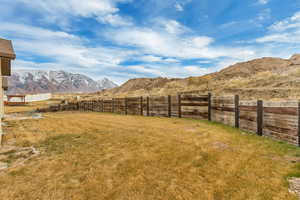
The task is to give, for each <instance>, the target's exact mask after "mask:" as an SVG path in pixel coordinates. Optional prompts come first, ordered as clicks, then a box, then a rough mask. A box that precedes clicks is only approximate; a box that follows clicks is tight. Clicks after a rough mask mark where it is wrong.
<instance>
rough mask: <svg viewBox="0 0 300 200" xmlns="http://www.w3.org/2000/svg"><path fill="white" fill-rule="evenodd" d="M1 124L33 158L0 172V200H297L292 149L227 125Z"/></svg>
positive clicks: (51, 119)
mask: <svg viewBox="0 0 300 200" xmlns="http://www.w3.org/2000/svg"><path fill="white" fill-rule="evenodd" d="M14 109H15V108H11V110H10V111H11V112H13V110H14ZM27 111H28V110H27ZM6 123H7V125H6V127H5V131H6V133H7V135H6V136H5V142H6V144H10V145H11V144H12V142H13V144H14V145H16V146H18V147H27V146H33V147H35V148H36V149H37V150H38V151H40V154H39V155H38V156H36V157H33V158H32V159H30V160H27V161H26V162H25V163H23V164H22V165H20V166H15V167H12V168H9V169H7V170H3V171H0V197H1V199H5V200H19V199H20V200H21V199H22V200H23V199H45V200H46V199H55V200H74V199H76V200H77V199H78V200H83V199H89V200H93V199H95V200H96V199H97V200H98V199H109V200H112V199H122V200H123V199H132V200H141V199H143V200H144V199H145V200H147V199H149V200H150V199H151V200H152V199H162V200H168V199H170V200H175V199H178V200H179V199H196V200H198V199H201V200H206V199H207V200H218V199H222V200H223V199H226V200H227V199H230V200H235V199H243V200H244V199H255V200H257V199H286V200H289V199H297V198H296V196H295V195H293V194H291V193H289V191H288V181H287V178H288V177H298V176H300V164H299V163H298V161H299V160H300V151H299V150H298V148H297V147H294V146H290V145H287V144H283V143H279V142H276V141H273V140H270V139H267V138H262V137H258V136H255V135H251V134H248V133H244V132H241V131H239V130H237V129H234V128H231V127H228V126H223V125H220V124H216V123H211V122H206V121H199V120H190V119H177V118H172V119H169V118H156V117H140V116H123V115H116V114H105V113H92V112H91V113H89V112H86V113H80V112H61V113H47V114H44V116H43V118H42V119H27V120H20V121H14V120H9V121H7V122H6ZM11 153H12V152H11ZM10 158H11V159H13V156H11V157H10ZM0 160H1V153H0ZM12 163H13V162H12Z"/></svg>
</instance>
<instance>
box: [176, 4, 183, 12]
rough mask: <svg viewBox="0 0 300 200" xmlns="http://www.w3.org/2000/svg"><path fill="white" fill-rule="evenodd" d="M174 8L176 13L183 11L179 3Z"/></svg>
mask: <svg viewBox="0 0 300 200" xmlns="http://www.w3.org/2000/svg"><path fill="white" fill-rule="evenodd" d="M174 7H175V9H176V10H177V11H179V12H182V11H184V9H183V6H182V5H180V4H179V3H176V4H175V6H174Z"/></svg>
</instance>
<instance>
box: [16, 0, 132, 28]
mask: <svg viewBox="0 0 300 200" xmlns="http://www.w3.org/2000/svg"><path fill="white" fill-rule="evenodd" d="M17 1H19V2H21V3H24V4H25V5H26V6H28V7H31V8H33V9H34V10H35V11H36V12H40V13H42V15H43V16H45V18H44V19H45V20H47V21H50V22H56V23H61V21H62V22H63V23H64V24H65V23H67V22H66V20H67V18H68V16H79V17H86V18H95V19H97V20H98V21H100V22H102V23H109V24H112V25H124V24H125V25H128V24H131V22H130V20H128V18H122V17H121V16H120V15H118V12H119V9H118V7H117V4H118V3H120V2H129V1H132V0H84V1H83V0H64V1H53V0H43V1H35V2H34V3H33V2H32V1H31V0H17Z"/></svg>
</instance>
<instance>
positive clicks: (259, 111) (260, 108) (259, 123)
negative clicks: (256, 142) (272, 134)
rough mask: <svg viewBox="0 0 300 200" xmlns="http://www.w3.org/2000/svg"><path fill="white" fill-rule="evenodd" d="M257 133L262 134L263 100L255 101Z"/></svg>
mask: <svg viewBox="0 0 300 200" xmlns="http://www.w3.org/2000/svg"><path fill="white" fill-rule="evenodd" d="M257 135H259V136H262V135H263V101H262V100H258V101H257Z"/></svg>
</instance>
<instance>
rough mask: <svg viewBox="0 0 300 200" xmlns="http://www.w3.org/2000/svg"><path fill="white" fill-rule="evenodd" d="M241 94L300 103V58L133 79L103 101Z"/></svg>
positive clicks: (106, 94) (107, 93)
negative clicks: (203, 72) (183, 75)
mask: <svg viewBox="0 0 300 200" xmlns="http://www.w3.org/2000/svg"><path fill="white" fill-rule="evenodd" d="M208 92H212V93H213V95H234V94H238V95H240V97H241V98H243V99H273V100H275V99H299V98H300V54H295V55H293V56H292V57H290V58H289V59H282V58H274V57H264V58H259V59H254V60H250V61H247V62H241V63H237V64H234V65H231V66H229V67H227V68H224V69H222V70H220V71H218V72H215V73H211V74H207V75H203V76H197V75H196V74H195V76H194V77H188V78H183V79H169V78H162V77H159V78H138V79H131V80H129V81H127V82H126V83H124V84H123V85H121V86H120V87H116V88H113V89H110V90H105V91H102V92H99V93H98V95H99V96H100V97H112V96H113V97H124V96H165V95H177V94H178V93H201V94H203V93H208Z"/></svg>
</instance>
